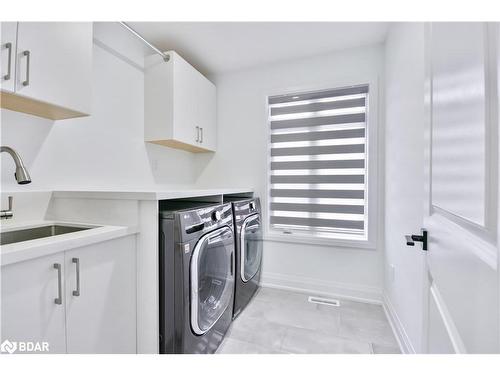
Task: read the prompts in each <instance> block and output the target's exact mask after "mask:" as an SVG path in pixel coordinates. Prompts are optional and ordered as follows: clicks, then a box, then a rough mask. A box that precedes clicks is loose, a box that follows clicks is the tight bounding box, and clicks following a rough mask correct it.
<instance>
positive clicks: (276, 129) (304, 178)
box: [268, 85, 368, 237]
mask: <svg viewBox="0 0 500 375" xmlns="http://www.w3.org/2000/svg"><path fill="white" fill-rule="evenodd" d="M268 104H269V124H270V127H271V139H270V142H271V147H270V150H271V151H270V152H271V155H270V156H271V159H270V160H271V166H270V170H271V176H270V179H271V180H270V185H269V186H270V191H269V196H270V200H269V201H270V207H269V209H270V211H269V212H270V225H271V229H275V230H279V231H281V232H284V233H295V232H302V234H313V235H320V236H329V237H342V236H341V234H345V235H348V236H349V237H351V236H352V235H356V236H365V234H366V229H367V228H366V222H367V220H366V218H367V215H366V184H365V183H366V155H367V154H366V124H367V121H366V119H367V108H368V85H362V86H355V87H345V88H338V89H331V90H322V91H313V92H304V93H295V94H287V95H278V96H271V97H269V98H268ZM304 232H306V233H304Z"/></svg>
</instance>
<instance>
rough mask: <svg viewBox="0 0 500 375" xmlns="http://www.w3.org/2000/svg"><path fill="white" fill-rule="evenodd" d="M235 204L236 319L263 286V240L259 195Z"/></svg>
mask: <svg viewBox="0 0 500 375" xmlns="http://www.w3.org/2000/svg"><path fill="white" fill-rule="evenodd" d="M232 205H233V216H234V232H235V250H236V251H235V254H236V272H235V290H234V309H233V311H234V312H233V319H235V318H236V317H237V316H238V314H239V313H240V312H241V311H243V309H244V308H245V307H246V305H247V304H248V303H249V302H250V300H251V299H252V297H253V295H254V294H255V292H256V291H257V290H258V288H259V282H260V273H261V265H262V247H263V242H262V218H261V209H260V200H259V198H251V199H244V200H235V201H233V202H232Z"/></svg>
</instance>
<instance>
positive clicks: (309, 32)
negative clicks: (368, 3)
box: [129, 22, 388, 75]
mask: <svg viewBox="0 0 500 375" xmlns="http://www.w3.org/2000/svg"><path fill="white" fill-rule="evenodd" d="M129 24H130V25H131V26H132V27H133V28H134V29H135V30H136V31H138V32H139V33H140V34H142V35H143V36H144V37H145V38H146V39H147V40H148V41H150V42H151V43H153V44H154V45H155V46H156V47H158V48H159V49H161V50H164V51H167V50H175V51H177V52H178V53H179V54H180V55H181V56H182V57H184V58H185V59H186V60H187V61H189V62H190V63H191V64H192V65H194V66H195V67H196V68H197V69H198V70H200V71H201V72H202V73H204V74H208V75H213V74H220V73H225V72H229V71H234V70H241V69H245V68H250V67H255V66H259V65H264V64H269V63H273V62H278V61H287V60H291V59H295V58H301V57H308V56H315V55H320V54H324V53H328V52H332V51H336V50H341V49H346V48H352V47H358V46H364V45H369V44H375V43H381V42H383V41H384V40H385V36H386V33H387V29H388V23H386V22H131V23H129Z"/></svg>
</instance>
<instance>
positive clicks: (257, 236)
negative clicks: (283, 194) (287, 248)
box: [240, 214, 263, 282]
mask: <svg viewBox="0 0 500 375" xmlns="http://www.w3.org/2000/svg"><path fill="white" fill-rule="evenodd" d="M262 245H263V244H262V226H261V222H260V215H259V214H255V215H252V216H249V217H248V218H247V219H246V220H245V221H244V222H243V225H242V228H241V243H240V249H241V254H240V255H241V269H240V275H241V279H242V280H243V281H244V282H247V281H248V280H250V279H251V278H253V277H254V276H255V274H256V273H257V271H258V270H259V268H260V263H261V260H262Z"/></svg>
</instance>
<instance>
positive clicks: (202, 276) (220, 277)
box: [191, 227, 234, 335]
mask: <svg viewBox="0 0 500 375" xmlns="http://www.w3.org/2000/svg"><path fill="white" fill-rule="evenodd" d="M233 251H234V239H233V230H232V229H231V228H229V227H223V228H220V229H217V230H215V231H213V232H210V233H208V234H206V235H204V236H203V237H202V238H201V239H200V240H199V241H198V243H197V244H196V246H195V248H194V251H193V255H192V258H191V327H192V329H193V331H194V332H195V333H196V334H198V335H201V334H203V333H205V332H206V331H208V330H209V329H210V328H211V327H212V326H213V325H214V324H215V323H216V322H217V320H218V319H219V318H220V317H221V315H222V314H223V313H224V311H225V310H226V308H227V307H228V306H230V304H231V301H232V295H233V288H234V275H233Z"/></svg>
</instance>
